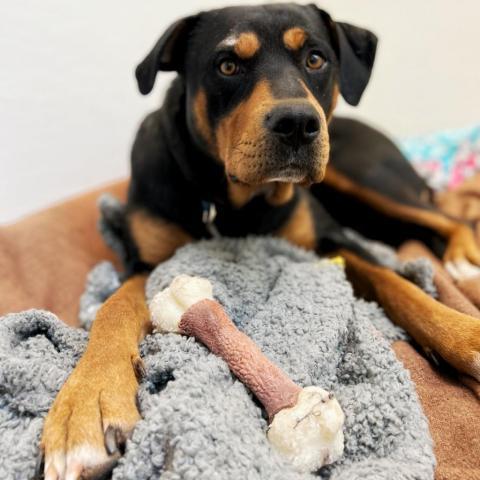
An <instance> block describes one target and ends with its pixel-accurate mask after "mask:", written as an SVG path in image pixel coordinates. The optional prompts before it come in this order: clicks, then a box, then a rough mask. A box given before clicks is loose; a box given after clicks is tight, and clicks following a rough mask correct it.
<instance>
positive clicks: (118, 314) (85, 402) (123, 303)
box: [41, 275, 150, 480]
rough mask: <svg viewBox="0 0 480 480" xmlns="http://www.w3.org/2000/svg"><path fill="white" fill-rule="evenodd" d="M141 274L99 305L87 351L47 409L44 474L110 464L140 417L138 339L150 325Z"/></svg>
mask: <svg viewBox="0 0 480 480" xmlns="http://www.w3.org/2000/svg"><path fill="white" fill-rule="evenodd" d="M145 278H146V277H145V276H140V275H139V276H134V277H132V278H130V279H129V280H127V281H126V282H125V283H124V284H123V285H122V286H121V287H120V289H119V290H118V291H117V292H116V293H115V294H113V295H112V296H111V297H110V298H109V299H108V300H107V301H106V303H105V304H104V305H103V306H102V308H101V309H100V310H99V312H98V314H97V316H96V319H95V322H94V324H93V326H92V330H91V333H90V340H89V342H88V346H87V349H86V351H85V354H84V355H83V357H82V358H81V360H80V362H79V363H78V365H77V367H76V368H75V370H74V371H73V372H72V374H71V375H70V377H69V378H68V380H67V382H66V383H65V385H64V386H63V387H62V389H61V390H60V393H59V394H58V396H57V398H56V400H55V402H54V403H53V406H52V407H51V409H50V412H49V413H48V416H47V418H46V420H45V426H44V429H43V435H42V444H41V447H42V449H43V452H44V455H45V467H44V471H45V479H46V480H54V479H55V480H56V479H59V480H60V479H66V480H75V479H77V478H79V477H80V476H81V475H82V476H88V475H89V474H91V473H93V472H95V471H97V472H98V471H102V470H108V469H111V468H113V466H114V465H115V462H116V460H117V459H118V457H119V456H120V452H119V449H121V447H122V445H121V444H122V443H124V441H125V439H126V438H127V436H128V435H129V433H130V432H131V431H132V429H133V427H134V426H135V423H136V422H137V421H138V420H139V419H140V415H139V412H138V410H137V407H136V393H137V388H138V380H137V378H138V377H139V374H141V373H142V372H143V364H142V361H141V359H140V356H139V353H138V343H139V342H140V340H141V339H142V338H143V337H144V335H145V334H146V333H147V331H148V330H149V329H150V316H149V312H148V309H147V306H146V302H145Z"/></svg>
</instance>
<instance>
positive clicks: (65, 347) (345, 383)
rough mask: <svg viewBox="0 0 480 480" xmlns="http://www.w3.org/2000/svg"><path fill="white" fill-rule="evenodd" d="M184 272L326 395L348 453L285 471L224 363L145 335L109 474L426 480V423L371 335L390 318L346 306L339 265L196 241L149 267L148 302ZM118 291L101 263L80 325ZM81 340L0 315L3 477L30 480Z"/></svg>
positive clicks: (33, 320)
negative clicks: (341, 418) (132, 423)
mask: <svg viewBox="0 0 480 480" xmlns="http://www.w3.org/2000/svg"><path fill="white" fill-rule="evenodd" d="M180 273H186V274H190V275H200V276H203V277H206V278H208V279H209V280H210V281H211V282H212V284H213V288H214V295H215V297H216V299H217V300H218V301H219V302H221V303H222V304H223V305H224V306H225V308H226V310H227V312H228V313H229V315H230V316H231V318H232V320H233V321H234V322H235V323H236V324H237V326H238V327H239V328H240V329H241V330H242V331H243V332H245V333H246V334H247V335H249V336H250V337H251V338H252V339H253V340H254V341H255V342H256V343H257V344H258V346H259V347H260V348H261V349H262V350H263V352H264V353H265V354H266V355H267V356H268V357H269V358H270V359H271V360H273V361H274V362H276V363H277V364H278V365H279V366H280V367H281V368H283V369H284V370H285V371H286V373H287V374H288V375H289V376H290V377H291V378H292V379H293V380H294V381H295V382H297V383H298V384H299V385H300V386H302V387H303V386H308V385H318V386H321V387H323V388H325V389H328V390H331V391H333V392H335V394H336V396H337V398H338V400H339V402H340V404H341V406H342V408H343V410H344V413H345V416H346V423H345V428H344V433H345V453H344V455H343V457H342V459H341V460H340V461H339V462H337V463H335V464H334V465H332V466H328V467H325V468H323V469H322V470H321V471H320V473H319V475H318V476H315V475H310V474H299V473H297V472H295V471H294V470H292V468H291V467H290V465H289V464H288V463H287V462H286V461H285V460H284V459H283V458H282V457H281V456H280V455H278V454H277V453H276V452H275V451H274V450H273V449H272V448H271V446H270V445H269V443H268V441H267V438H266V435H265V432H266V429H267V422H266V419H265V416H264V412H263V410H262V408H261V406H260V405H259V404H258V402H257V401H256V400H255V399H254V398H253V397H252V396H251V394H250V393H249V391H248V390H247V389H246V388H245V386H244V385H243V384H242V383H241V382H239V381H238V380H237V379H236V378H235V377H233V376H232V374H231V373H230V371H229V369H228V367H227V365H226V364H225V363H224V362H223V361H222V360H221V359H220V358H218V357H216V356H215V355H213V354H211V353H210V352H209V351H208V350H207V349H206V348H205V347H204V346H203V345H201V344H199V343H197V342H196V341H195V340H193V339H191V338H185V337H182V336H178V335H175V334H166V335H162V334H154V335H150V336H148V337H147V338H146V339H145V340H144V342H143V343H142V345H141V354H142V357H143V358H144V361H145V363H146V367H147V375H146V378H145V379H144V381H143V382H142V384H141V386H140V391H139V405H140V409H141V413H142V415H143V417H144V418H143V420H142V421H140V422H139V423H138V425H137V427H136V429H135V431H134V433H133V437H132V439H131V440H130V441H129V442H128V444H127V451H126V454H125V456H124V457H123V458H122V459H121V460H120V463H119V464H118V466H117V467H116V468H115V470H114V474H113V478H114V479H138V480H143V479H150V478H152V479H153V478H162V479H168V480H170V479H195V480H197V479H208V480H212V479H218V480H226V479H229V480H230V479H232V480H237V479H238V480H244V479H268V480H270V479H282V480H285V479H292V480H293V479H298V480H300V479H308V478H312V479H313V478H324V479H327V478H328V479H332V480H333V479H338V480H340V479H345V480H347V479H348V480H355V479H371V480H374V479H375V480H380V479H385V480H387V479H388V480H390V479H392V478H395V479H396V480H402V479H404V480H407V479H408V480H414V479H415V480H424V479H425V480H426V479H432V478H433V472H434V463H435V461H434V456H433V453H432V444H431V439H430V435H429V432H428V425H427V421H426V419H425V417H424V415H423V413H422V411H421V408H420V406H419V404H418V399H417V395H416V393H415V390H414V387H413V385H412V382H411V380H410V378H409V375H408V373H407V372H406V370H405V369H404V368H403V367H402V366H401V364H400V363H399V361H398V360H396V358H395V355H394V354H393V352H392V351H391V349H390V348H389V344H388V342H387V340H386V339H385V338H384V337H383V336H382V335H381V334H380V333H379V329H380V330H383V331H385V330H386V331H388V332H390V333H391V330H389V328H390V327H388V324H389V322H388V320H387V319H386V317H385V316H384V314H383V312H382V310H381V309H380V308H379V307H378V306H377V305H376V304H373V303H368V302H365V301H361V300H357V299H355V298H354V296H353V292H352V289H351V286H350V284H349V283H348V282H347V280H346V279H345V275H344V271H343V269H342V268H341V267H339V266H337V265H334V264H332V263H330V262H328V261H319V260H318V258H317V257H316V256H315V255H313V254H311V253H307V252H305V251H303V250H300V249H298V248H295V247H292V246H290V245H289V244H287V243H286V242H283V241H281V240H278V239H270V238H247V239H242V240H233V239H221V240H214V241H205V242H200V243H197V244H192V245H188V246H186V247H184V248H182V249H180V250H179V251H178V252H177V253H176V254H175V256H174V257H173V258H172V259H170V260H169V261H167V262H165V263H163V264H161V265H160V266H159V267H157V269H156V270H155V271H154V272H153V273H152V275H151V276H150V279H149V281H148V284H147V297H148V298H149V299H151V298H152V296H153V295H154V294H155V293H156V292H157V291H159V290H160V289H162V288H164V287H165V286H167V285H168V284H169V283H170V281H171V280H172V279H173V277H174V276H176V275H177V274H180ZM118 282H119V280H118V275H117V274H116V272H115V271H114V269H113V268H112V267H111V266H110V265H109V264H106V263H104V264H101V265H100V266H99V267H97V268H96V269H95V270H94V271H93V272H92V274H91V275H90V277H89V284H88V287H87V290H86V294H85V295H84V297H83V299H82V318H83V320H84V321H89V320H91V318H92V317H93V316H94V314H95V311H96V310H97V308H98V306H99V305H100V303H101V302H102V301H103V300H104V299H105V298H106V297H108V295H109V294H111V292H112V291H114V290H115V288H116V286H118ZM374 325H375V326H374ZM86 337H87V335H86V333H85V332H84V331H82V330H74V329H71V328H69V327H67V326H65V325H63V324H62V323H61V322H60V321H59V320H57V319H56V317H54V316H53V315H51V314H48V313H46V312H41V311H28V312H24V313H20V314H13V315H9V316H7V317H4V318H3V319H1V320H0V385H2V388H1V389H0V446H1V448H0V478H2V479H8V480H10V479H23V478H31V476H32V472H33V468H34V463H35V457H36V452H37V448H38V440H39V436H40V433H41V426H42V418H43V416H44V415H45V414H46V413H47V411H48V408H49V406H50V404H51V402H52V401H53V399H54V397H55V394H56V392H57V391H58V390H59V388H60V386H61V385H62V383H63V382H64V380H65V379H66V377H67V375H68V374H69V373H70V371H71V370H72V368H73V366H74V365H75V363H76V361H77V360H78V358H79V356H80V355H81V353H82V351H83V349H84V347H85V343H86V339H87V338H86Z"/></svg>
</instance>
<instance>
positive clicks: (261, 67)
mask: <svg viewBox="0 0 480 480" xmlns="http://www.w3.org/2000/svg"><path fill="white" fill-rule="evenodd" d="M296 26H300V27H302V28H304V29H305V30H307V31H308V32H309V39H308V42H307V45H305V47H304V48H303V49H302V50H301V51H300V52H297V53H295V54H291V53H289V52H287V51H286V50H285V49H283V48H280V47H279V40H278V39H279V38H280V37H279V35H280V33H279V32H283V31H285V29H287V28H292V27H296ZM235 29H237V30H238V29H240V31H254V32H255V33H257V34H258V36H259V38H261V42H262V49H261V52H260V53H259V54H258V55H256V56H255V58H253V59H249V60H247V61H245V62H244V63H243V64H242V68H243V69H244V72H242V74H241V75H238V77H237V78H229V79H225V78H222V77H221V76H220V75H218V72H217V68H218V62H219V61H221V59H222V55H225V52H224V51H222V52H218V51H217V45H218V43H219V42H221V41H222V40H223V39H224V38H225V37H227V36H228V35H229V32H231V31H233V30H235ZM376 44H377V39H376V37H375V35H373V34H372V33H371V32H369V31H367V30H364V29H361V28H358V27H354V26H352V25H348V24H345V23H335V22H334V21H333V20H332V19H331V18H330V16H329V15H328V14H326V13H325V12H323V11H322V10H319V9H318V8H317V7H315V6H314V5H309V6H299V5H295V4H278V5H267V6H258V7H230V8H226V9H221V10H213V11H209V12H202V13H200V14H198V15H194V16H190V17H186V18H185V19H182V20H179V21H177V22H176V23H174V24H173V25H172V26H171V27H170V28H169V29H168V30H167V31H166V32H165V34H164V35H163V36H162V37H161V38H160V40H159V41H158V42H157V43H156V45H155V46H154V48H153V49H152V51H151V52H150V53H149V54H148V55H147V57H146V58H145V60H143V61H142V63H141V64H140V65H139V66H138V67H137V70H136V77H137V80H138V84H139V89H140V91H141V92H142V93H144V94H146V93H149V92H150V91H151V90H152V88H153V85H154V82H155V76H156V74H157V72H158V71H162V70H176V71H177V72H178V77H177V78H176V79H175V80H174V82H173V84H172V86H171V88H170V90H169V92H168V94H167V96H166V99H165V102H164V104H163V106H162V107H161V108H160V109H159V110H157V111H155V112H153V113H151V114H150V115H149V116H148V117H147V118H146V119H145V120H144V122H143V123H142V125H141V127H140V129H139V132H138V134H137V137H136V139H135V143H134V146H133V150H132V177H131V183H130V188H129V196H128V211H129V212H132V211H135V210H138V209H142V210H144V211H147V212H148V213H150V214H151V215H152V216H154V217H161V218H163V219H166V220H169V221H171V222H174V223H175V224H177V225H179V226H180V227H182V228H183V229H184V230H185V231H186V232H188V233H189V234H190V235H192V236H193V237H194V238H202V237H209V236H210V233H209V231H208V230H207V228H206V226H205V224H204V223H203V222H202V212H203V205H204V202H210V203H214V204H215V206H216V208H217V211H218V216H217V219H216V221H215V225H216V227H217V229H218V230H219V232H220V233H221V234H222V235H226V236H244V235H247V234H271V233H274V232H276V231H277V230H278V229H279V228H280V227H282V226H283V225H284V224H285V223H286V221H287V220H288V219H289V217H290V215H291V213H292V212H293V211H294V209H295V206H296V205H297V202H298V198H299V189H300V188H302V187H300V186H296V187H295V188H296V193H295V195H294V196H293V198H292V199H291V200H290V201H289V202H287V203H286V204H284V205H281V206H278V207H274V206H272V205H270V204H269V203H268V202H267V201H266V198H265V196H264V195H262V194H260V195H258V196H256V197H255V198H254V199H253V200H251V201H250V202H249V203H247V204H246V205H244V206H243V207H241V208H235V207H234V206H233V205H232V204H231V202H230V200H229V197H228V192H227V184H228V183H227V178H226V175H225V168H224V165H223V164H222V163H221V162H219V161H218V159H215V158H213V157H212V156H211V155H210V154H209V152H208V148H207V145H205V141H204V139H203V138H202V137H201V135H199V132H198V129H197V127H196V125H195V121H194V119H193V116H192V101H193V98H194V96H195V94H196V93H197V92H198V90H199V88H203V89H204V90H205V92H206V94H207V97H208V116H209V118H208V120H209V122H210V125H211V126H212V128H215V126H216V125H217V124H218V122H219V121H220V120H221V119H222V118H224V116H225V115H227V114H228V112H230V111H231V110H232V109H233V108H234V107H235V106H236V105H238V104H239V102H241V101H242V100H243V99H244V98H246V97H248V96H249V94H250V92H251V91H252V89H253V88H254V86H255V85H256V84H257V82H258V81H259V79H260V78H267V79H268V80H269V82H270V84H271V86H272V90H273V92H274V94H275V96H276V97H278V98H282V97H284V96H285V97H291V96H304V95H305V94H304V91H303V92H302V91H299V83H298V82H293V81H292V78H294V77H295V78H297V77H299V76H300V78H301V79H302V80H303V81H304V82H305V84H306V85H307V86H308V88H309V89H310V90H311V92H313V94H314V95H315V97H316V98H317V100H318V102H319V103H320V105H321V106H322V108H323V109H324V111H325V112H328V111H329V110H330V108H331V106H332V101H333V87H334V84H335V82H337V83H338V84H339V85H340V90H341V93H342V95H343V96H344V98H345V99H346V100H347V101H348V102H349V103H351V104H354V105H356V104H357V103H358V102H359V100H360V97H361V96H362V93H363V91H364V90H365V88H366V86H367V83H368V80H369V77H370V73H371V70H372V67H373V61H374V58H375V51H376ZM312 48H314V49H315V50H317V51H320V52H321V54H322V56H323V57H324V58H325V59H326V65H325V67H324V68H322V69H321V70H320V71H318V72H307V71H305V69H304V68H302V65H303V63H302V62H303V59H304V55H305V52H306V51H308V50H309V49H312ZM227 53H228V52H227ZM330 135H331V138H332V152H331V159H330V162H332V163H333V165H335V166H336V167H337V168H338V169H339V170H340V171H341V172H343V173H344V174H346V175H348V176H350V177H351V178H355V180H356V181H357V182H359V183H361V184H364V185H366V186H369V187H371V188H374V189H377V190H379V191H381V192H382V193H384V194H385V195H387V196H390V197H391V198H393V199H395V200H397V201H400V202H405V203H407V204H410V205H421V206H422V207H425V205H424V204H423V203H422V202H421V201H420V196H421V194H422V192H424V191H425V190H426V186H425V184H424V182H423V181H422V180H421V179H419V177H418V176H417V175H416V174H415V173H414V172H413V170H412V169H411V168H410V166H409V165H408V163H407V161H406V159H405V158H404V157H403V156H402V154H401V153H400V152H399V151H398V149H397V148H396V147H395V146H394V145H393V144H392V143H391V142H390V141H389V140H388V139H386V138H385V137H384V136H383V135H382V134H380V133H379V132H377V131H375V130H373V129H370V128H369V127H366V126H363V125H361V124H359V123H358V122H355V121H351V120H349V121H347V120H340V119H339V120H335V121H333V122H332V123H331V126H330ZM311 192H312V194H313V195H312V194H309V195H310V199H309V202H310V208H311V209H312V211H313V212H314V213H315V222H316V234H317V238H318V250H319V251H321V253H329V252H331V251H333V250H335V249H337V248H339V247H345V248H350V249H351V250H354V251H356V252H357V253H360V254H361V255H362V256H364V257H366V258H368V259H369V260H371V258H370V257H369V255H368V253H366V252H364V251H362V249H361V248H360V247H359V246H356V245H354V244H352V242H351V241H350V240H348V239H347V238H346V237H345V236H344V235H343V233H342V228H341V225H348V226H352V227H354V228H357V229H358V230H360V231H361V232H362V233H363V234H365V235H366V236H368V237H373V238H379V239H382V240H384V241H387V242H391V243H395V242H396V241H397V239H398V238H400V237H399V236H397V233H398V232H399V231H400V232H402V233H403V234H405V235H408V236H416V237H420V238H422V239H424V238H423V237H428V238H430V237H429V235H430V233H431V232H426V231H425V232H423V231H422V229H419V228H418V227H413V226H412V225H402V224H401V223H399V222H398V221H396V220H395V221H393V220H391V223H389V224H388V225H387V224H386V223H382V222H384V221H385V219H382V218H380V216H379V214H378V213H375V212H372V211H371V210H369V209H368V208H367V209H366V207H365V206H363V205H356V204H354V203H353V204H352V202H351V201H350V199H348V198H345V197H342V196H341V195H340V194H339V193H338V192H335V191H330V190H329V188H328V187H326V186H324V185H320V186H315V187H314V188H313V189H312V191H311ZM427 208H428V206H427ZM365 219H367V221H365ZM385 227H386V228H385ZM412 228H413V230H411V229H412ZM415 228H416V230H415ZM393 232H394V233H395V235H393V234H392V235H391V233H393ZM125 238H126V241H127V244H128V243H129V242H128V239H129V236H128V232H126V235H125ZM135 253H136V248H135V245H133V243H132V242H130V247H129V258H131V259H132V260H131V265H130V270H135V268H137V267H138V268H140V267H143V264H142V262H140V261H139V259H138V258H137V259H135ZM136 266H137V267H136Z"/></svg>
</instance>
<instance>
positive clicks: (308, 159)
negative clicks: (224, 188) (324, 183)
mask: <svg viewBox="0 0 480 480" xmlns="http://www.w3.org/2000/svg"><path fill="white" fill-rule="evenodd" d="M327 149H328V147H327ZM263 150H264V151H266V152H267V153H266V154H264V153H262V152H261V151H257V155H258V157H259V158H258V161H257V162H250V161H249V160H251V157H248V156H247V157H246V158H245V163H244V162H242V161H240V162H238V161H237V162H238V163H242V164H243V165H244V166H246V164H249V168H243V169H239V168H232V169H229V168H228V166H229V164H230V162H226V172H227V176H228V177H229V179H230V180H231V181H232V182H233V183H241V184H244V185H249V186H261V185H267V184H271V183H277V182H281V183H294V184H301V185H305V186H309V185H312V184H313V183H318V182H319V181H321V180H322V179H323V174H324V170H325V165H326V161H327V158H326V157H325V155H324V153H323V152H324V150H325V149H324V148H322V147H321V146H318V145H312V146H309V147H308V148H305V149H300V150H294V149H286V148H280V149H278V148H276V149H275V148H272V147H271V146H269V147H267V148H265V149H263ZM237 162H236V164H237V165H238V163H237Z"/></svg>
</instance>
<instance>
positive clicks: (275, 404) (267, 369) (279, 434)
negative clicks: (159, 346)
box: [150, 275, 344, 472]
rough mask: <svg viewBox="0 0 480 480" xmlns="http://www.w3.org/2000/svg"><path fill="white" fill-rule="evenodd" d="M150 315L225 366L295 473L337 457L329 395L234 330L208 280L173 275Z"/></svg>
mask: <svg viewBox="0 0 480 480" xmlns="http://www.w3.org/2000/svg"><path fill="white" fill-rule="evenodd" d="M150 313H151V316H152V322H153V324H154V326H155V328H156V329H157V330H159V331H161V332H175V333H181V334H183V335H189V336H192V337H194V338H196V339H197V340H199V341H200V342H202V343H203V344H204V345H205V346H207V347H208V348H209V349H210V351H211V352H212V353H214V354H216V355H218V356H219V357H221V358H222V359H223V360H225V362H227V364H228V366H229V368H230V370H231V371H232V372H233V373H234V374H235V375H236V376H237V377H238V379H239V380H241V381H242V382H243V383H244V384H245V385H246V386H247V387H248V388H249V389H250V390H251V391H252V392H253V394H254V395H255V396H256V397H257V398H258V399H259V400H260V402H261V403H262V404H263V406H264V407H265V410H266V412H267V415H268V419H269V422H270V425H269V428H268V432H267V437H268V439H269V441H270V442H271V444H272V445H273V446H274V447H275V448H276V449H277V450H278V451H279V452H280V453H281V454H283V455H284V456H286V457H287V458H288V459H289V460H290V461H291V462H292V464H293V466H294V467H295V468H296V469H297V470H299V471H302V472H312V471H315V470H318V469H319V468H320V467H322V466H323V465H327V464H329V463H333V462H335V461H336V460H338V459H339V458H340V456H341V455H342V453H343V432H342V427H343V422H344V414H343V412H342V409H341V408H340V405H339V403H338V401H337V400H336V399H335V398H334V396H333V394H332V393H328V392H326V391H325V390H323V389H322V388H320V387H306V388H301V387H299V386H298V385H296V384H295V383H294V382H293V381H292V380H291V379H290V378H288V376H287V375H286V374H285V373H284V372H283V371H282V370H281V369H280V368H278V367H277V366H276V365H275V364H273V363H272V362H271V361H270V360H269V359H268V358H267V357H266V356H265V355H264V354H263V353H262V352H261V350H260V349H259V348H258V347H257V345H255V343H254V342H253V341H252V340H251V339H250V338H249V337H248V336H247V335H245V334H244V333H242V332H240V331H239V330H238V329H237V327H236V326H235V325H234V324H233V322H232V321H231V320H230V318H229V317H228V315H227V314H226V312H225V310H224V309H223V307H222V306H221V305H220V304H219V303H218V302H216V301H215V300H214V299H213V292H212V285H211V283H210V282H209V281H208V280H206V279H204V278H199V277H190V276H187V275H180V276H178V277H175V279H174V280H173V281H172V283H171V284H170V286H169V287H167V288H166V289H165V290H163V291H161V292H160V293H158V294H157V295H156V296H155V297H154V298H153V300H152V301H151V303H150Z"/></svg>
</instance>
